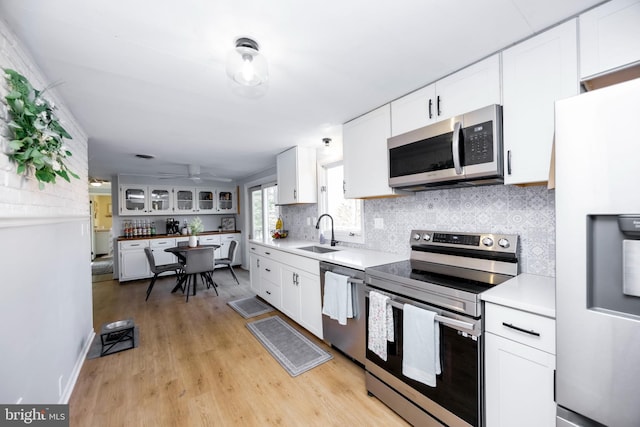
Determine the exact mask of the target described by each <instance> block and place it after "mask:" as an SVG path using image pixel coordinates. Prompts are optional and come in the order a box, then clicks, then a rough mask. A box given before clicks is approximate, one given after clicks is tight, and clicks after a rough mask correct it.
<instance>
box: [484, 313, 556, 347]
mask: <svg viewBox="0 0 640 427" xmlns="http://www.w3.org/2000/svg"><path fill="white" fill-rule="evenodd" d="M485 330H486V331H487V332H491V333H493V334H496V335H499V336H501V337H504V338H508V339H510V340H513V341H516V342H519V343H522V344H525V345H528V346H531V347H534V348H537V349H540V350H542V351H546V352H547V353H551V354H555V353H556V330H555V320H554V319H550V318H548V317H544V316H539V315H537V314H533V313H528V312H526V311H520V310H516V309H513V308H509V307H504V306H501V305H497V304H491V303H485Z"/></svg>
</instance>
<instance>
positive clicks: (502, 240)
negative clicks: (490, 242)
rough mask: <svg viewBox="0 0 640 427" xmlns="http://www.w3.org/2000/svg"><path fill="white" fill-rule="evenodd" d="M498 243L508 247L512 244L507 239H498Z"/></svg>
mask: <svg viewBox="0 0 640 427" xmlns="http://www.w3.org/2000/svg"><path fill="white" fill-rule="evenodd" d="M498 244H499V245H500V246H501V247H503V248H508V247H509V246H511V243H509V241H508V240H507V239H500V240H498Z"/></svg>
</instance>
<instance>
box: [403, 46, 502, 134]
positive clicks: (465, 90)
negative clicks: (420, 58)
mask: <svg viewBox="0 0 640 427" xmlns="http://www.w3.org/2000/svg"><path fill="white" fill-rule="evenodd" d="M501 103H502V98H501V92H500V54H495V55H493V56H491V57H489V58H486V59H484V60H482V61H480V62H477V63H475V64H473V65H470V66H469V67H467V68H464V69H462V70H460V71H458V72H456V73H454V74H451V75H450V76H447V77H445V78H443V79H442V80H438V81H437V82H435V83H433V84H431V85H429V86H426V87H424V88H422V89H419V90H417V91H415V92H412V93H410V94H408V95H406V96H403V97H402V98H400V99H397V100H395V101H393V102H391V135H392V136H396V135H400V134H402V133H405V132H409V131H411V130H414V129H418V128H421V127H423V126H426V125H429V124H431V123H435V122H437V121H440V120H445V119H448V118H450V117H453V116H455V115H458V114H464V113H467V112H469V111H473V110H477V109H478V108H482V107H486V106H487V105H491V104H501Z"/></svg>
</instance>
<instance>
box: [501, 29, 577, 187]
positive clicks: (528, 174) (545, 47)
mask: <svg viewBox="0 0 640 427" xmlns="http://www.w3.org/2000/svg"><path fill="white" fill-rule="evenodd" d="M576 38H577V30H576V20H571V21H567V22H565V23H564V24H561V25H559V26H557V27H554V28H552V29H550V30H548V31H546V32H544V33H541V34H539V35H537V36H535V37H533V38H531V39H528V40H526V41H524V42H522V43H520V44H517V45H515V46H513V47H511V48H509V49H507V50H505V51H503V53H502V75H503V81H502V85H503V97H504V105H503V123H504V125H503V126H504V127H503V131H504V162H505V164H504V175H505V178H504V180H505V184H526V183H537V182H545V181H547V180H548V179H549V166H550V162H551V151H552V147H553V135H554V127H555V122H554V103H555V101H556V100H558V99H562V98H567V97H570V96H573V95H577V94H578V58H577V44H576V43H577V42H576Z"/></svg>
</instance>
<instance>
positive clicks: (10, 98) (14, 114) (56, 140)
mask: <svg viewBox="0 0 640 427" xmlns="http://www.w3.org/2000/svg"><path fill="white" fill-rule="evenodd" d="M4 72H5V78H6V79H7V82H8V84H9V90H10V92H9V94H8V95H7V96H5V100H6V101H7V105H8V107H9V114H10V115H11V120H10V121H9V129H11V132H12V134H13V139H12V140H10V141H9V147H8V148H9V149H8V153H7V155H8V156H9V159H11V160H12V161H13V162H15V163H16V164H17V168H16V172H17V173H18V174H24V175H28V174H33V175H34V176H35V178H36V179H37V180H38V185H39V187H40V189H43V188H44V184H45V183H52V184H55V182H56V177H58V176H59V177H61V178H63V179H65V180H66V181H68V182H71V179H70V176H72V177H74V178H77V179H79V178H80V177H79V176H78V175H76V174H75V173H73V172H72V171H71V170H69V168H67V166H66V165H65V163H64V161H65V159H66V158H67V157H70V156H71V151H69V150H68V149H67V147H66V146H65V145H64V144H63V139H64V138H67V139H72V138H71V135H69V133H68V132H67V131H66V130H65V129H64V128H63V127H62V126H61V125H60V122H59V120H58V117H57V116H56V114H55V111H54V110H55V106H54V105H53V103H51V102H49V101H48V100H47V99H46V98H44V97H43V96H42V95H43V93H44V91H45V90H46V89H45V90H42V91H39V90H36V89H34V88H33V86H31V83H29V80H27V78H26V77H24V76H23V75H22V74H20V73H18V72H17V71H14V70H11V69H8V68H4Z"/></svg>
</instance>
